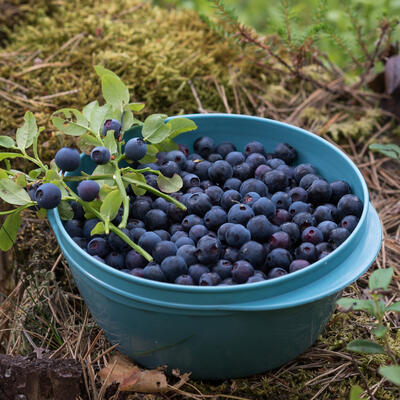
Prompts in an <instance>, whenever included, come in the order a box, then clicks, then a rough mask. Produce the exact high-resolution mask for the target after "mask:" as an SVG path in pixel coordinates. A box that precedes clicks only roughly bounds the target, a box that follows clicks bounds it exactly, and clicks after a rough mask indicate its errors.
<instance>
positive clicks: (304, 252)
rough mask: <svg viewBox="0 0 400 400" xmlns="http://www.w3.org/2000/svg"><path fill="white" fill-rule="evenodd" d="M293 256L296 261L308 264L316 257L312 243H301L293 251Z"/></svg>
mask: <svg viewBox="0 0 400 400" xmlns="http://www.w3.org/2000/svg"><path fill="white" fill-rule="evenodd" d="M294 255H295V257H296V258H297V259H300V260H306V261H308V262H309V263H313V262H314V261H315V260H316V259H317V256H318V252H317V249H316V248H315V246H314V245H313V244H312V243H308V242H303V243H302V244H301V245H300V246H299V247H297V248H296V250H295V251H294Z"/></svg>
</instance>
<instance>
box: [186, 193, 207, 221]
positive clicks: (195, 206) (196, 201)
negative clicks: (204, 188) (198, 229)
mask: <svg viewBox="0 0 400 400" xmlns="http://www.w3.org/2000/svg"><path fill="white" fill-rule="evenodd" d="M186 206H187V212H188V213H189V214H196V215H198V216H199V217H203V216H204V214H205V213H206V212H207V211H208V210H210V209H211V207H212V204H211V201H210V199H209V198H208V196H207V195H206V194H205V193H194V194H192V195H191V196H190V197H189V198H188V199H187V201H186Z"/></svg>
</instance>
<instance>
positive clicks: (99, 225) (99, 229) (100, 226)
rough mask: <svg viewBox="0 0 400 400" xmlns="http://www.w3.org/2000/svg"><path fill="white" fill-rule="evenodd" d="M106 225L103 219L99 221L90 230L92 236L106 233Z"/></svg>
mask: <svg viewBox="0 0 400 400" xmlns="http://www.w3.org/2000/svg"><path fill="white" fill-rule="evenodd" d="M105 232H106V231H105V227H104V223H103V222H102V221H100V222H98V223H97V224H96V226H95V227H94V228H93V229H92V230H91V232H90V236H93V235H102V234H103V233H105Z"/></svg>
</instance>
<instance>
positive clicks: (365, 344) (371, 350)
mask: <svg viewBox="0 0 400 400" xmlns="http://www.w3.org/2000/svg"><path fill="white" fill-rule="evenodd" d="M346 348H347V350H350V351H355V352H356V353H365V354H386V352H385V349H384V348H383V347H382V346H381V345H380V344H378V343H375V342H373V341H371V340H365V339H356V340H353V341H352V342H350V343H349V344H348V345H347V346H346Z"/></svg>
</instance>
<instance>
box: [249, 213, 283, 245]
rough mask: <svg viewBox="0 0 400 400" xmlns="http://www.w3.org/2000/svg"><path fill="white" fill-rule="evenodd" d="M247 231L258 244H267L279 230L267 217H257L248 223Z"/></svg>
mask: <svg viewBox="0 0 400 400" xmlns="http://www.w3.org/2000/svg"><path fill="white" fill-rule="evenodd" d="M247 229H248V230H249V232H250V234H251V238H252V239H253V240H256V241H257V242H260V243H263V242H267V241H268V239H269V238H270V236H271V235H272V234H273V233H274V232H276V231H277V230H278V228H277V227H276V226H275V225H272V224H271V222H269V221H268V219H267V217H266V216H265V215H256V216H255V217H253V218H251V219H250V220H249V222H248V223H247Z"/></svg>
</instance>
